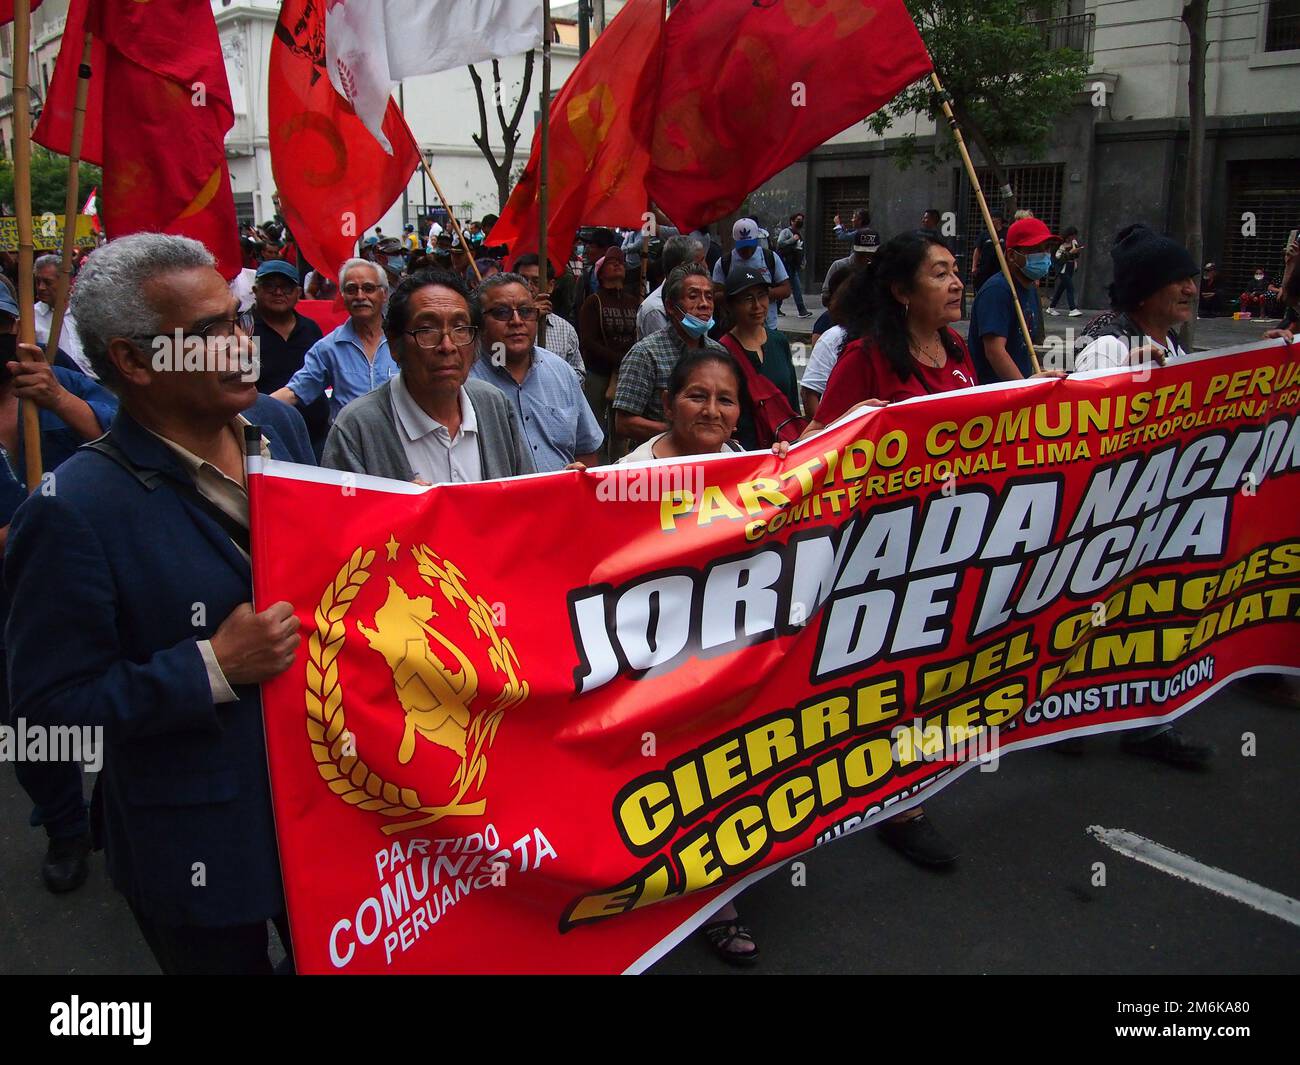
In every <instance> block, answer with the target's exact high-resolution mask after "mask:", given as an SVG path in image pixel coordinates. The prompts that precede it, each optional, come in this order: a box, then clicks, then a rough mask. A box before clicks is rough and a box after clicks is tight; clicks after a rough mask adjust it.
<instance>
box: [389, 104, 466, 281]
mask: <svg viewBox="0 0 1300 1065" xmlns="http://www.w3.org/2000/svg"><path fill="white" fill-rule="evenodd" d="M397 88H398V100H399V102H398V105H397V106H398V110H400V111H401V112H402V125H403V126H405V127H406V134H407V136H408V137H410V139H411V145H412V146H413V147H414V148H415V154H416V155H418V156H419V157H420V166H421V168H422V169H423V173H424V176H425V177H427V178H428V179H429V180H430V181H431V182H433V191H434V194H435V195H436V196H437V197H438V199H439V201H440V202H441V203H442V209H443V210H444V211H446V212H447V219H448V220H449V221H450V222H451V228H452V231H453V232H454V233H455V234H456V239H457V240H459V241H460V246H461V247H462V248H464V249H465V251H466V253H467V254H468V255H469V265H470V268H471V269H472V270H473V271H474V276H475V277H476V278H478V280H479V283H480V284H482V282H483V274H482V273H481V272H480V271H479V268H478V263H477V262H476V261H475V260H474V249H473V248H471V247H470V246H469V241H467V240H466V239H465V234H464V232H463V231H462V230H461V228H460V222H459V221H458V220H457V219H456V212H455V211H453V210H452V209H451V202H450V201H449V200H448V199H447V197H446V196H445V195H444V194H443V191H442V186H441V185H439V184H438V179H437V178H436V177H434V176H433V168H432V167H430V166H429V161H428V160H427V159H425V157H424V150H423V149H422V148H421V147H420V145H419V144H418V143H417V142H416V140H415V134H414V133H413V132H411V127H410V124H409V123H407V122H406V104H405V100H406V91H405V90H406V83H405V82H402V83H400V84H399V85H398V87H397ZM421 184H423V179H421ZM402 195H403V196H406V195H407V194H406V192H403V193H402ZM426 206H427V199H426Z"/></svg>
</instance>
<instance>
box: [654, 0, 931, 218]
mask: <svg viewBox="0 0 1300 1065" xmlns="http://www.w3.org/2000/svg"><path fill="white" fill-rule="evenodd" d="M664 39H665V47H664V63H663V74H662V77H661V78H660V79H659V85H658V106H657V107H656V108H655V109H654V113H653V115H652V116H651V121H652V123H653V125H652V127H651V128H649V129H647V130H646V140H647V142H649V143H650V144H651V157H652V163H651V165H650V170H649V175H648V182H649V186H650V192H651V195H652V197H653V198H654V201H655V203H656V204H657V205H658V206H659V207H660V208H662V209H663V210H664V212H665V213H666V214H667V215H668V216H669V217H670V218H672V219H674V221H677V222H678V223H679V224H681V223H689V224H698V223H701V222H710V221H713V220H714V219H716V218H721V217H722V216H723V215H726V214H729V213H731V212H732V211H734V210H735V209H736V208H737V207H739V206H740V204H741V202H742V201H743V200H744V199H745V197H746V196H747V195H748V194H749V193H750V192H751V191H752V190H754V189H756V188H758V186H759V185H761V184H762V183H763V182H764V181H766V180H767V179H768V178H770V177H771V176H772V175H773V174H776V173H777V172H778V171H780V170H782V169H783V168H784V167H787V166H789V165H790V164H791V163H793V162H795V161H796V160H797V159H800V158H802V157H803V156H804V155H806V154H807V153H808V152H809V151H811V150H812V149H813V148H815V147H816V146H817V145H819V144H821V143H822V142H823V141H825V140H826V139H827V138H828V137H831V136H833V135H834V134H836V133H839V132H840V131H841V130H843V129H846V128H848V127H849V126H850V125H852V124H853V123H854V122H858V121H860V120H861V119H863V118H865V117H866V116H867V115H870V114H871V113H872V112H874V111H877V110H879V109H880V108H881V107H883V106H884V105H885V104H886V103H888V102H889V101H890V100H891V99H893V97H895V96H896V95H897V94H898V93H899V92H900V91H901V90H902V89H904V88H905V87H906V86H907V85H909V84H910V83H911V82H913V81H915V80H916V79H917V78H919V77H921V76H923V75H924V74H926V73H928V72H929V71H930V70H931V62H930V57H929V54H928V53H927V52H926V50H925V45H924V43H922V41H921V35H920V34H919V33H918V32H917V30H916V26H914V25H913V24H912V19H911V16H910V15H908V13H907V9H906V8H905V7H904V6H903V0H784V2H782V3H780V4H775V5H772V4H762V5H760V4H759V3H756V2H751V0H708V2H707V3H706V2H704V0H682V2H681V3H679V4H677V6H676V7H675V8H674V9H673V13H672V15H671V17H670V18H669V19H668V24H667V26H666V28H665V38H664Z"/></svg>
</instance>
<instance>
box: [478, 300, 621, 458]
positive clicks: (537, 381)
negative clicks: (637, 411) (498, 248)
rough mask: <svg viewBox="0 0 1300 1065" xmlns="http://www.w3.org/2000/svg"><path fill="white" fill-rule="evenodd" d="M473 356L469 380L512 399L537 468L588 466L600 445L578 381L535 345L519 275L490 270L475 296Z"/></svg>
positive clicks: (530, 305) (533, 314)
mask: <svg viewBox="0 0 1300 1065" xmlns="http://www.w3.org/2000/svg"><path fill="white" fill-rule="evenodd" d="M471 310H472V312H473V315H474V323H475V324H476V325H477V326H478V327H479V337H478V358H477V359H475V361H474V366H473V369H471V370H470V376H471V378H477V379H478V380H480V381H486V382H487V383H489V384H491V385H493V386H495V387H496V388H498V389H499V390H500V391H501V394H502V395H504V396H505V397H506V399H507V400H509V401H510V405H511V406H512V407H513V408H514V412H515V415H516V416H517V417H518V419H519V424H520V425H521V427H522V428H523V433H524V439H525V441H526V443H527V445H528V450H529V452H530V453H531V454H532V458H533V463H534V464H535V465H536V466H537V468H538V469H539V470H541V471H543V472H547V471H551V470H562V469H565V468H567V467H570V466H573V465H574V464H575V463H582V464H583V465H586V466H593V465H595V464H596V462H597V452H598V451H599V449H600V445H601V444H602V443H603V442H604V438H605V437H604V434H603V433H602V432H601V431H600V425H599V423H597V421H596V418H595V415H593V414H592V413H591V407H590V406H589V405H588V403H587V401H586V399H585V398H584V396H583V394H582V385H581V384H580V383H579V382H578V379H577V377H575V376H574V373H573V371H572V369H570V367H569V364H568V363H567V362H565V361H564V360H563V359H562V358H560V356H558V355H556V354H554V353H553V352H550V351H547V350H546V349H545V348H542V347H538V346H537V304H536V301H535V297H534V296H533V291H532V288H531V287H530V286H529V284H528V282H527V280H526V279H525V278H524V277H522V276H521V275H520V274H494V275H493V276H492V277H489V278H487V279H486V280H485V281H484V282H483V283H482V284H481V285H479V287H478V290H477V291H476V292H475V293H474V299H473V303H472V305H471Z"/></svg>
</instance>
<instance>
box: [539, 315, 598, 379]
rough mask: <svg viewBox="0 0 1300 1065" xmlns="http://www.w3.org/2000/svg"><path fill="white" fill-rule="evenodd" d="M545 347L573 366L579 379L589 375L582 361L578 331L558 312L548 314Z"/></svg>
mask: <svg viewBox="0 0 1300 1065" xmlns="http://www.w3.org/2000/svg"><path fill="white" fill-rule="evenodd" d="M544 347H545V348H546V350H547V351H550V352H554V353H555V354H556V355H558V356H559V357H560V358H562V359H563V360H564V361H565V362H567V363H568V364H569V365H570V366H572V367H573V372H574V373H576V374H577V375H578V380H579V381H581V380H582V379H583V378H584V377H586V376H587V366H586V364H585V363H584V362H583V361H582V352H581V351H579V350H578V331H577V330H576V329H574V328H573V326H571V325H570V324H569V323H568V322H566V321H565V320H564V319H563V318H562V317H561V316H560V315H558V314H548V315H547V316H546V343H545V345H544Z"/></svg>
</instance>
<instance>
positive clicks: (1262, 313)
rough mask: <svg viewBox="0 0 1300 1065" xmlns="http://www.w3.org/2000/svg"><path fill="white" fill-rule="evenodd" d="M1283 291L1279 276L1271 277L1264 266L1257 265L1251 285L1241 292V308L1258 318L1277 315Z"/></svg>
mask: <svg viewBox="0 0 1300 1065" xmlns="http://www.w3.org/2000/svg"><path fill="white" fill-rule="evenodd" d="M1281 291H1282V286H1281V285H1280V284H1278V281H1277V278H1273V277H1269V276H1268V274H1266V273H1265V272H1264V268H1263V267H1262V266H1257V267H1255V277H1254V279H1253V280H1252V281H1251V283H1250V287H1249V288H1247V289H1246V291H1245V292H1243V293H1242V294H1241V309H1242V310H1243V311H1249V312H1250V313H1251V314H1252V315H1254V316H1255V317H1256V318H1275V317H1277V297H1278V293H1279V292H1281Z"/></svg>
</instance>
